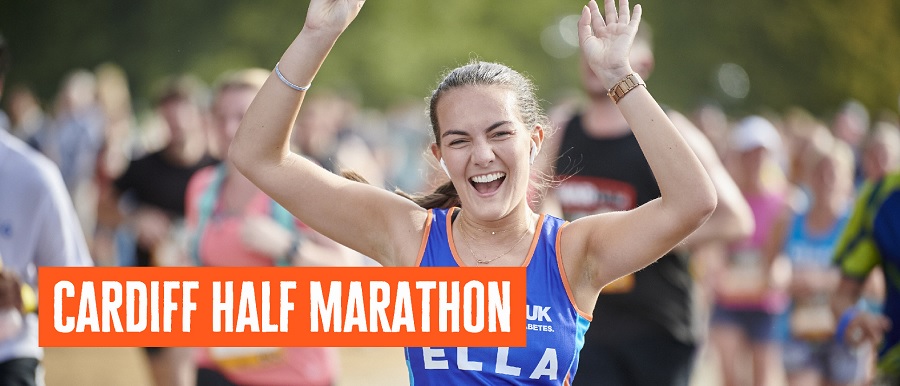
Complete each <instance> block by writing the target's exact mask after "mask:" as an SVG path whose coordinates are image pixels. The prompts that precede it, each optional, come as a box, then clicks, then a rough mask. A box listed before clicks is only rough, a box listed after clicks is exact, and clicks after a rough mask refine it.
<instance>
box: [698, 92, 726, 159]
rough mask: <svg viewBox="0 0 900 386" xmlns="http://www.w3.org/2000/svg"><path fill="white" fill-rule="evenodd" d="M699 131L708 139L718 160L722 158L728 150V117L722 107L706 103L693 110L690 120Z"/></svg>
mask: <svg viewBox="0 0 900 386" xmlns="http://www.w3.org/2000/svg"><path fill="white" fill-rule="evenodd" d="M691 120H692V121H693V123H694V124H695V125H696V126H697V128H699V129H700V131H701V132H702V133H703V134H704V135H706V138H709V142H710V143H712V145H713V148H714V149H715V150H716V154H717V155H718V156H719V158H724V156H725V152H726V151H727V150H728V128H729V124H728V117H727V116H726V115H725V112H724V111H723V110H722V106H719V105H718V104H715V103H712V102H708V103H703V104H701V105H700V106H698V107H697V109H695V110H694V114H693V117H692V119H691Z"/></svg>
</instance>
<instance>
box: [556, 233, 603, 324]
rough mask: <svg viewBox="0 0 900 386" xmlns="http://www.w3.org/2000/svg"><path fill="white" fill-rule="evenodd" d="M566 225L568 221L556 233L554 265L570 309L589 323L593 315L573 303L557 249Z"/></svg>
mask: <svg viewBox="0 0 900 386" xmlns="http://www.w3.org/2000/svg"><path fill="white" fill-rule="evenodd" d="M566 225H569V222H568V221H566V222H565V223H563V224H562V225H561V226H560V227H559V230H557V231H556V264H557V266H558V267H559V276H560V277H561V278H562V283H563V287H565V288H566V295H568V296H569V301H570V302H572V307H574V308H575V311H578V314H579V315H581V316H583V317H584V318H585V319H587V320H588V321H591V320H593V319H594V315H591V314H588V313H587V312H584V311H582V310H581V309H580V308H578V304H577V303H575V296H574V294H573V293H572V287H570V286H569V278H568V276H566V267H565V266H563V261H562V249H560V248H559V245H560V242H561V240H562V230H563V229H564V228H565V227H566Z"/></svg>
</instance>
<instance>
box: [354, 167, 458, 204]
mask: <svg viewBox="0 0 900 386" xmlns="http://www.w3.org/2000/svg"><path fill="white" fill-rule="evenodd" d="M341 176H343V177H344V178H346V179H348V180H350V181H356V182H361V183H364V184H368V183H369V181H367V180H366V179H365V178H363V176H361V175H359V174H358V173H356V172H354V171H352V170H342V171H341ZM394 193H396V194H397V195H398V196H401V197H403V198H406V199H408V200H410V201H412V202H414V203H416V205H419V206H421V207H423V208H425V209H435V208H439V209H449V208H452V207H455V206H456V207H462V203H461V202H460V201H459V193H457V192H456V187H455V186H453V181H447V182H446V183H444V184H443V185H441V186H438V188H437V189H435V190H434V192H432V193H430V194H426V195H418V194H416V195H411V194H409V193H406V192H404V191H402V190H400V189H395V190H394Z"/></svg>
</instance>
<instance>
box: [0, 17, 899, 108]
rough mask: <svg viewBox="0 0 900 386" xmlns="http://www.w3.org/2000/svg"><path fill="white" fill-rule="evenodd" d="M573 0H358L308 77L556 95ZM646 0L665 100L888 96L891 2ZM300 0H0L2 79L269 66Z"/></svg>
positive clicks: (289, 34) (571, 77)
mask: <svg viewBox="0 0 900 386" xmlns="http://www.w3.org/2000/svg"><path fill="white" fill-rule="evenodd" d="M582 5H583V0H578V1H575V0H560V1H540V2H537V1H536V2H527V3H522V2H513V1H508V0H496V1H483V0H454V1H439V0H417V1H410V0H378V1H370V2H367V4H366V9H364V10H363V14H362V15H361V16H360V18H359V19H358V20H357V21H356V22H355V23H354V24H353V25H352V26H351V28H350V29H349V30H348V31H347V33H346V34H345V36H344V37H343V39H342V40H341V41H340V42H339V43H338V45H337V46H336V47H335V49H334V52H333V54H332V56H331V57H329V59H328V62H327V64H326V66H325V67H324V69H323V71H322V72H321V73H320V75H319V76H318V78H317V79H316V86H317V87H321V88H326V87H333V88H341V89H348V90H357V91H358V95H360V96H361V97H362V102H363V103H364V104H366V105H370V106H375V107H384V106H386V105H389V104H391V103H394V102H396V101H399V100H406V99H408V98H410V97H413V98H424V97H426V96H427V95H428V94H429V92H430V90H431V88H433V87H434V86H435V83H436V82H437V80H439V78H440V74H441V73H442V72H444V71H446V70H448V69H450V68H452V67H455V66H457V65H459V64H463V63H465V62H467V61H468V60H469V59H471V58H479V59H482V60H490V61H500V62H503V63H506V64H508V65H510V66H512V67H513V68H516V69H519V70H522V71H523V72H525V73H527V74H529V75H530V76H531V77H533V78H534V79H535V81H536V84H537V85H538V87H539V93H540V95H541V96H542V97H543V98H544V99H547V100H550V101H552V100H553V99H555V98H556V96H557V95H561V94H562V93H564V92H565V90H568V89H573V88H574V89H577V88H578V84H579V82H578V71H577V57H576V56H575V55H573V56H569V57H566V58H562V59H560V58H555V57H553V56H551V55H549V54H548V53H547V52H545V50H544V48H542V45H541V44H542V32H543V31H544V30H545V29H548V27H551V28H552V27H553V25H554V24H555V23H557V22H558V21H559V20H560V19H561V18H563V17H564V16H567V15H571V14H577V13H578V12H579V11H580V9H581V6H582ZM643 5H644V8H645V11H646V18H645V19H646V20H647V21H648V22H649V23H650V24H651V25H652V27H653V30H654V36H655V46H656V53H657V64H658V65H657V68H658V70H657V71H656V73H655V74H654V76H653V79H652V80H650V84H651V87H652V88H653V90H654V93H655V94H656V95H657V96H658V97H659V99H660V100H661V101H664V102H665V103H667V104H670V105H673V106H675V107H678V108H682V109H686V108H691V107H692V106H693V104H694V103H696V102H698V101H699V100H701V99H715V100H718V101H720V102H721V103H722V104H723V105H724V106H726V108H727V109H728V110H729V111H731V112H733V113H745V112H750V111H758V110H760V109H762V108H764V107H769V108H775V109H779V110H780V109H783V108H784V107H786V106H789V105H801V106H804V107H806V108H808V109H810V110H811V111H813V112H816V113H819V114H827V113H830V112H831V110H833V109H834V108H835V107H836V106H837V105H839V104H840V102H841V101H843V100H844V99H846V98H849V97H854V98H857V99H859V100H861V101H862V102H863V103H865V104H866V105H867V106H868V107H869V108H870V109H872V110H873V111H877V110H880V109H886V108H889V109H891V110H894V109H896V108H897V96H898V94H900V65H898V64H900V2H897V1H892V0H861V1H858V2H846V1H840V0H794V1H790V2H777V1H774V0H763V1H758V2H744V1H742V2H738V1H733V0H732V1H718V2H690V1H679V2H673V1H662V0H648V1H647V2H646V3H645V4H643ZM306 7H307V2H304V1H301V2H296V1H288V0H267V1H253V0H191V1H174V0H160V1H146V0H144V1H142V0H134V1H114V0H82V1H77V2H70V1H51V0H5V1H3V2H2V3H0V31H2V32H3V33H4V34H5V35H6V36H7V39H8V40H9V41H10V45H11V48H12V51H13V55H14V61H15V63H14V67H13V72H12V73H11V74H10V79H9V83H17V82H27V83H30V84H32V85H33V86H35V88H36V89H37V90H38V93H39V95H40V96H42V97H43V98H45V99H49V98H50V97H51V96H52V95H53V93H54V92H55V90H56V87H57V86H58V82H59V80H60V79H61V78H62V76H63V75H64V74H65V73H66V72H68V71H69V70H71V69H73V68H76V67H84V68H93V67H94V66H95V65H97V64H99V63H102V62H106V61H112V62H116V63H119V64H120V65H122V66H123V67H124V68H125V69H126V71H128V74H129V79H130V81H131V83H132V86H133V88H134V95H135V97H136V98H138V99H139V100H138V102H139V105H140V102H141V100H146V98H147V97H148V96H149V93H150V90H151V89H152V87H151V86H152V84H153V83H154V82H155V81H156V80H157V79H159V78H160V77H161V76H163V75H166V74H171V73H178V72H193V73H195V74H197V75H199V76H200V77H201V78H203V79H206V80H207V81H212V80H213V79H215V77H216V76H218V75H219V74H220V73H222V72H223V71H225V70H227V69H231V68H237V67H244V66H259V67H264V68H271V67H272V66H273V65H274V63H275V62H276V61H277V60H278V58H279V56H280V54H281V52H282V51H283V50H284V48H285V47H286V46H287V45H288V44H290V42H291V40H292V39H293V37H294V36H295V35H296V33H297V31H298V30H299V29H300V27H301V25H302V21H303V17H304V14H305V10H306ZM570 32H571V31H570ZM727 63H730V64H731V65H729V66H726V67H723V64H727ZM723 68H725V69H729V70H730V72H729V71H724V70H723ZM741 70H742V71H743V72H741ZM742 76H746V77H745V78H742ZM742 80H743V81H744V82H748V83H746V84H744V83H741V81H742ZM723 85H724V86H726V87H725V88H724V89H723V87H722V86H723ZM729 85H730V86H731V87H737V89H736V90H737V91H735V90H731V89H729ZM748 87H749V88H748ZM725 91H729V92H731V93H732V94H731V95H732V96H729V94H728V93H726V92H725ZM741 92H744V93H745V95H742V94H741ZM735 93H737V94H735ZM734 95H737V96H738V97H735V96H734Z"/></svg>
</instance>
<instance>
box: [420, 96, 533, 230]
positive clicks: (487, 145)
mask: <svg viewBox="0 0 900 386" xmlns="http://www.w3.org/2000/svg"><path fill="white" fill-rule="evenodd" d="M436 110H437V121H438V126H439V127H440V130H441V131H440V138H439V139H438V141H439V142H440V145H437V144H435V145H433V147H432V151H433V152H434V155H435V157H437V158H438V159H439V160H440V159H443V160H444V163H445V164H446V165H447V170H448V172H449V173H450V179H451V180H452V181H453V185H454V186H456V190H457V192H458V193H459V197H460V200H461V201H462V203H463V207H464V208H466V210H467V211H469V212H470V213H471V214H473V215H475V216H476V217H477V218H481V219H483V220H486V221H490V220H497V219H500V218H503V217H505V216H506V215H508V214H510V213H511V212H512V210H513V209H514V208H515V207H516V206H518V205H523V204H526V202H525V194H526V192H527V189H528V179H529V173H530V162H529V156H530V154H529V153H530V152H531V143H532V141H534V142H535V143H536V144H537V145H538V146H540V141H541V139H543V138H542V131H541V129H540V128H536V129H535V130H532V128H530V127H525V125H524V123H523V122H522V119H521V117H520V116H519V111H518V108H517V106H516V94H515V92H513V91H511V90H509V89H507V88H503V87H499V86H464V87H459V88H455V89H452V90H450V91H447V92H446V93H445V94H444V95H443V96H441V98H440V100H439V101H438V104H437V109H436Z"/></svg>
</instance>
